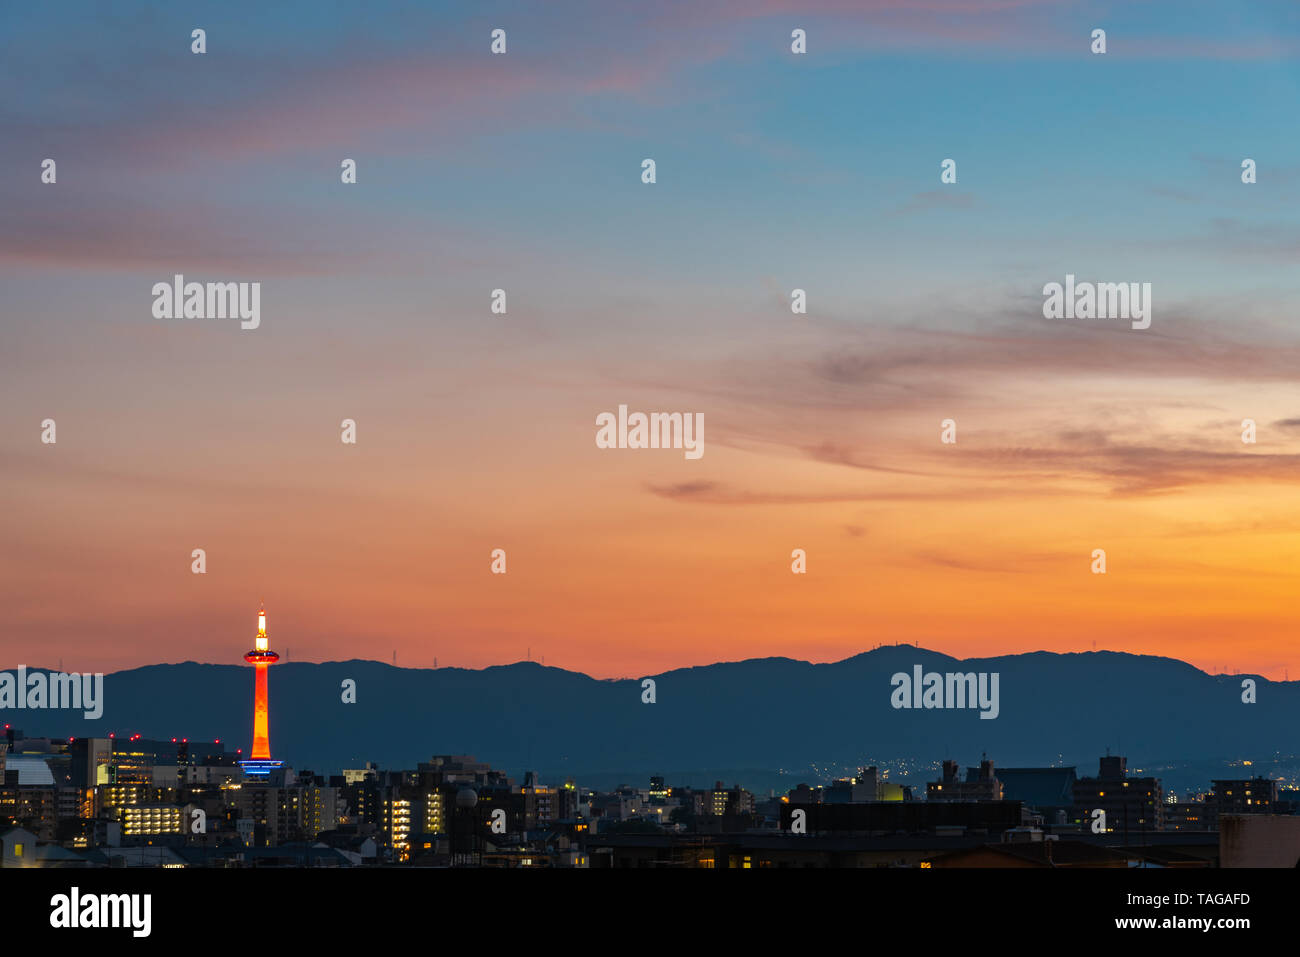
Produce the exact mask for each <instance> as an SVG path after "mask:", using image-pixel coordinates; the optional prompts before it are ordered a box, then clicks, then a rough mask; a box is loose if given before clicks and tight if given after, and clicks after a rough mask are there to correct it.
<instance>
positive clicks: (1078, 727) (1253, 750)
mask: <svg viewBox="0 0 1300 957" xmlns="http://www.w3.org/2000/svg"><path fill="white" fill-rule="evenodd" d="M917 664H920V665H921V666H923V668H924V670H925V671H927V672H929V671H937V672H941V673H946V672H962V673H966V672H976V673H978V672H997V673H998V674H999V675H1000V680H999V691H1000V702H999V715H998V717H997V718H996V719H995V720H981V718H980V716H979V714H980V712H979V710H978V709H976V708H967V709H952V710H945V709H933V710H926V709H920V710H917V709H896V708H894V707H892V705H891V694H892V692H893V687H892V685H891V681H890V679H891V676H892V675H894V674H895V673H897V672H904V673H907V674H909V675H910V674H911V672H912V669H913V666H914V665H917ZM9 670H10V671H12V670H13V668H10V669H9ZM32 670H46V669H44V668H41V669H36V668H29V672H30V671H32ZM646 677H649V678H653V679H654V681H655V694H656V701H655V703H653V704H644V703H642V684H641V679H639V678H638V679H625V680H605V679H596V678H591V677H588V676H587V675H584V674H580V673H576V672H572V671H565V670H563V669H560V668H555V667H543V666H541V665H539V664H536V663H533V662H519V663H516V664H510V665H502V666H493V667H489V668H484V669H482V670H470V669H464V668H438V669H418V668H398V667H394V666H392V665H388V664H385V663H382V662H377V661H365V660H352V661H332V662H324V663H307V662H288V663H282V664H279V665H276V666H275V667H274V668H272V669H271V672H270V712H271V750H272V754H273V755H274V756H275V757H277V758H280V759H283V760H285V761H286V762H287V763H288V764H290V765H291V766H292V767H294V768H297V769H300V770H303V769H310V770H313V771H316V772H320V773H338V771H339V770H341V769H343V768H351V767H359V766H361V764H362V763H363V762H365V761H374V762H376V763H377V764H378V765H379V766H380V767H381V768H386V769H402V768H414V767H415V766H416V764H417V763H419V762H420V761H425V760H428V758H429V756H430V755H433V754H471V755H474V756H475V757H477V758H478V759H479V760H481V761H485V762H487V763H489V764H491V765H492V766H493V767H497V768H501V769H503V770H506V771H508V772H510V773H511V774H512V775H515V776H518V775H520V774H521V773H522V771H524V770H537V771H538V772H539V773H540V774H541V776H542V780H543V781H548V782H550V783H558V782H560V781H562V780H563V779H564V778H566V777H570V776H571V777H573V778H574V779H575V780H577V781H578V782H579V783H580V784H585V785H589V786H594V787H612V786H614V785H616V784H618V783H629V784H636V785H638V786H645V782H646V781H647V780H648V778H649V776H650V775H652V774H663V775H665V776H667V777H668V782H669V783H670V784H679V785H681V784H689V785H694V786H709V785H712V784H713V782H714V780H726V781H728V783H731V782H733V781H736V782H739V783H742V784H744V785H745V786H748V787H751V788H753V789H756V790H757V789H760V788H762V789H766V788H768V787H772V788H780V789H784V788H789V787H792V786H793V785H794V784H797V783H799V782H800V781H808V782H809V783H818V782H821V781H825V780H828V779H829V778H830V777H833V776H838V775H841V774H852V773H853V769H854V768H855V767H857V766H859V765H866V764H879V765H885V764H886V762H891V761H896V762H899V763H900V765H903V766H911V767H912V768H914V773H913V775H912V781H913V783H920V782H921V781H924V780H928V779H933V778H934V777H936V776H937V775H935V774H933V773H929V768H930V767H931V766H933V765H935V764H937V762H939V761H940V760H942V759H944V758H947V757H953V758H957V759H958V760H960V761H962V762H963V763H964V764H974V763H975V762H976V761H978V759H979V756H980V755H981V754H987V755H988V756H989V757H990V758H993V759H995V761H996V763H997V765H998V766H1002V767H1009V766H1035V767H1041V766H1045V765H1049V764H1066V765H1071V764H1073V765H1076V766H1077V767H1078V773H1079V774H1080V775H1091V774H1095V773H1096V767H1097V758H1098V756H1099V755H1101V754H1103V753H1106V752H1107V750H1109V752H1110V753H1113V754H1124V755H1126V756H1127V757H1128V758H1129V767H1130V769H1133V768H1137V767H1146V768H1148V770H1147V771H1146V773H1152V774H1157V776H1158V775H1159V772H1158V771H1155V770H1150V769H1151V768H1153V767H1157V766H1158V765H1159V764H1160V763H1161V762H1164V763H1165V765H1166V766H1171V765H1172V764H1173V763H1178V762H1182V763H1185V764H1190V765H1197V766H1200V767H1210V768H1220V769H1222V770H1221V771H1220V772H1219V773H1217V775H1216V776H1220V777H1247V776H1250V774H1252V773H1263V770H1262V769H1263V768H1264V767H1266V766H1267V765H1268V763H1269V762H1274V763H1276V761H1277V759H1278V758H1279V756H1289V755H1291V754H1292V753H1293V752H1300V748H1296V747H1294V744H1295V737H1294V735H1295V730H1294V729H1295V728H1296V727H1297V724H1298V723H1300V720H1298V719H1300V689H1298V688H1297V687H1296V683H1294V682H1274V681H1267V680H1265V679H1263V678H1260V677H1258V676H1252V675H1210V674H1206V673H1205V672H1202V671H1200V670H1198V669H1196V668H1194V667H1193V666H1191V665H1189V664H1187V663H1186V662H1182V661H1178V660H1175V659H1171V658H1160V657H1152V656H1145V655H1132V654H1126V653H1122V652H1110V651H1101V652H1085V653H1077V654H1056V653H1051V652H1042V651H1039V652H1032V653H1028V654H1018V655H1006V656H1000V657H992V658H974V659H965V660H959V659H955V658H951V657H949V656H947V655H943V654H939V653H937V652H933V651H928V650H925V649H921V648H917V647H915V646H912V645H885V646H881V647H878V648H876V649H874V650H872V651H869V652H865V653H863V654H859V655H855V656H854V657H851V658H847V659H845V660H843V661H837V662H831V663H826V664H811V663H809V662H805V661H796V660H793V659H790V658H762V659H750V660H746V661H736V662H723V663H718V664H713V665H707V666H702V667H692V668H683V669H678V670H674V671H668V672H665V673H662V674H657V675H647V676H646ZM1248 677H1249V678H1253V679H1254V681H1255V682H1256V685H1257V690H1256V694H1257V703H1255V704H1244V703H1243V702H1242V682H1243V680H1244V679H1245V678H1248ZM345 679H352V680H353V681H355V682H356V702H355V703H352V704H347V703H344V702H343V700H342V699H343V695H342V686H343V682H344V680H345ZM252 684H253V678H252V673H251V669H250V668H248V667H247V666H240V665H213V664H197V663H194V662H185V663H183V664H161V665H150V666H146V667H142V668H135V669H131V670H127V671H120V672H115V673H112V674H109V675H106V676H105V679H104V711H103V716H102V717H101V718H100V719H98V720H95V721H89V720H85V719H84V718H83V717H82V714H81V712H79V711H72V710H10V709H6V710H4V711H0V721H3V722H5V723H12V724H14V725H15V726H16V727H19V728H21V729H22V730H23V731H24V732H25V733H26V734H27V735H29V736H38V735H47V736H51V737H67V736H77V737H92V736H93V737H104V736H107V735H108V733H109V732H110V731H111V732H115V733H116V734H117V735H118V736H119V737H121V736H123V735H127V734H131V733H139V734H141V735H143V736H144V737H147V738H171V737H182V736H184V737H188V738H189V739H190V740H191V741H204V740H207V741H212V740H215V739H220V740H221V741H222V742H224V743H225V745H226V746H227V747H230V748H232V749H233V748H234V747H242V748H244V750H245V753H247V749H248V739H249V736H250V734H251V723H252V717H251V712H252V694H253V688H252ZM1242 759H1253V761H1254V765H1255V766H1254V767H1253V768H1250V769H1244V768H1237V769H1236V773H1228V772H1227V770H1226V769H1227V768H1228V767H1230V766H1231V765H1232V764H1233V763H1234V762H1240V761H1241V760H1242ZM1203 773H1204V774H1208V773H1211V772H1210V771H1204V772H1203ZM1201 775H1202V772H1198V773H1197V774H1196V775H1194V777H1195V779H1196V780H1197V781H1199V783H1200V786H1202V787H1205V788H1208V786H1209V781H1208V778H1203V777H1202V776H1201ZM907 776H908V774H907V772H906V771H903V770H900V769H898V768H896V769H895V771H894V773H893V775H892V777H891V779H892V780H899V779H900V778H902V779H904V780H905V779H906V778H907ZM1169 786H1170V784H1169V783H1168V782H1166V788H1168V787H1169ZM1186 786H1194V785H1193V783H1192V782H1191V781H1190V780H1189V782H1187V784H1186Z"/></svg>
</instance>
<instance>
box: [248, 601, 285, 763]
mask: <svg viewBox="0 0 1300 957" xmlns="http://www.w3.org/2000/svg"><path fill="white" fill-rule="evenodd" d="M244 660H245V661H247V662H248V663H249V664H250V665H252V666H253V667H254V668H255V669H256V671H255V672H254V675H253V754H252V758H251V759H250V760H246V761H240V762H239V764H240V766H241V767H242V768H243V769H244V772H245V773H246V774H253V775H260V776H264V775H267V774H270V773H271V769H272V768H277V767H279V766H280V764H281V763H282V762H280V761H272V760H271V733H270V722H269V721H268V720H267V702H266V698H267V695H266V669H267V668H268V667H270V666H271V665H273V664H275V663H276V662H277V661H279V660H280V656H279V655H277V654H276V653H275V652H274V651H272V650H271V646H270V643H269V641H268V640H267V637H266V607H265V606H263V607H262V609H261V610H260V611H259V612H258V613H257V637H256V638H254V639H253V650H252V651H250V652H248V653H247V654H246V655H244Z"/></svg>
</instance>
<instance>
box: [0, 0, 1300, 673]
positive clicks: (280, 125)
mask: <svg viewBox="0 0 1300 957" xmlns="http://www.w3.org/2000/svg"><path fill="white" fill-rule="evenodd" d="M114 6H115V7H116V5H114ZM262 6H263V5H262V4H255V3H236V4H227V3H222V4H215V3H213V4H203V3H198V4H189V3H187V4H163V3H159V4H153V5H144V4H141V5H133V6H131V8H130V9H129V11H128V10H125V9H124V10H122V11H118V10H109V9H106V8H105V5H102V4H97V3H81V4H58V5H47V4H43V5H22V6H19V5H14V4H10V5H7V6H6V7H5V9H4V10H3V12H0V77H2V78H3V84H4V89H5V91H6V94H5V95H4V96H3V97H2V98H0V119H2V128H3V134H4V135H3V136H0V223H3V228H2V229H0V284H2V288H3V294H2V297H0V304H2V308H0V490H2V491H3V496H4V501H5V506H6V507H5V508H4V510H3V512H0V541H2V542H3V547H2V548H0V608H3V612H0V652H2V653H3V654H2V655H0V658H2V659H3V660H0V667H4V668H11V667H16V666H17V665H18V664H20V663H25V664H28V665H32V666H37V665H40V666H49V667H54V666H55V665H56V664H57V662H58V660H59V659H61V660H62V662H63V667H64V668H65V670H77V671H94V670H103V671H108V670H117V669H120V668H124V667H133V666H136V665H141V664H146V663H152V662H159V661H184V660H196V661H210V662H224V663H232V664H233V663H238V662H239V661H240V656H241V655H242V654H243V653H244V652H245V651H246V650H247V649H248V647H249V646H250V644H251V640H252V636H253V634H254V632H255V630H256V613H257V606H258V602H259V601H260V600H262V599H265V601H266V608H267V615H268V625H269V631H270V636H271V642H272V647H273V648H276V649H277V650H278V651H280V652H281V654H282V655H283V654H284V653H285V652H286V649H287V650H288V652H289V655H290V658H291V660H295V661H300V660H315V661H323V660H336V659H342V658H353V657H358V658H376V659H381V660H385V661H391V660H392V655H393V652H394V651H396V652H397V662H398V664H400V665H406V666H412V667H431V666H432V665H433V663H434V658H435V656H436V657H437V659H438V663H439V664H440V665H454V666H462V667H483V666H487V665H492V664H503V663H507V662H512V661H517V660H520V659H523V658H524V657H525V655H526V654H527V653H528V650H529V649H531V653H532V656H533V658H534V659H537V658H539V657H540V656H543V655H544V656H545V659H546V663H547V664H548V665H552V664H553V665H556V666H559V667H564V668H569V669H573V670H578V671H584V672H587V673H589V674H592V675H596V676H600V677H615V676H629V677H633V676H638V675H643V674H654V673H658V672H661V671H663V670H666V669H669V668H674V667H681V666H689V665H695V664H705V663H709V662H713V661H718V660H731V659H739V658H748V657H764V656H770V655H783V656H790V657H795V658H801V659H808V660H813V661H828V660H837V659H840V658H844V657H847V656H849V655H853V654H856V653H858V652H861V651H865V650H869V649H870V648H872V647H873V646H875V645H877V644H881V643H892V642H899V641H905V642H916V643H919V644H921V645H923V646H926V647H929V648H933V649H936V650H939V651H943V652H946V653H948V654H952V655H956V656H959V657H964V656H982V655H994V654H1007V653H1016V652H1023V651H1033V650H1039V649H1046V650H1051V651H1082V650H1090V649H1091V648H1092V647H1093V643H1094V642H1095V643H1096V647H1097V648H1098V649H1102V648H1106V649H1112V650H1122V651H1129V652H1135V653H1144V654H1159V655H1168V656H1171V657H1176V658H1181V659H1184V660H1186V661H1189V662H1191V663H1193V664H1195V665H1197V666H1198V667H1202V668H1205V669H1207V670H1219V669H1231V670H1241V671H1243V672H1252V673H1261V674H1263V675H1265V676H1268V677H1271V678H1279V679H1280V678H1282V677H1283V676H1284V674H1289V671H1288V669H1290V668H1295V669H1296V670H1297V676H1298V677H1300V641H1297V640H1296V636H1297V632H1298V628H1297V622H1298V617H1297V608H1296V604H1297V596H1298V595H1300V588H1298V587H1297V583H1296V576H1297V573H1298V570H1300V386H1298V385H1297V377H1298V376H1300V326H1298V323H1297V310H1298V309H1300V271H1297V268H1296V265H1297V260H1298V259H1300V217H1297V215H1296V213H1295V210H1296V209H1297V208H1300V206H1298V205H1297V204H1300V122H1297V116H1300V13H1298V12H1297V8H1296V6H1295V5H1294V4H1291V3H1280V2H1279V3H1256V2H1243V3H1237V4H1221V3H1214V4H1209V3H1185V2H1180V3H1116V4H1081V3H1056V2H1035V0H1022V2H1015V0H1000V2H974V0H970V2H960V0H934V2H926V0H921V2H915V0H908V2H906V3H905V2H903V0H870V2H868V0H863V2H853V3H850V2H847V0H838V2H835V0H805V2H795V0H785V2H775V0H755V2H743V3H742V2H740V0H735V2H710V0H690V2H682V3H676V4H673V3H666V4H665V3H660V4H655V5H644V6H643V5H632V4H626V5H624V4H610V3H606V2H594V0H593V2H590V3H545V4H539V3H522V2H514V3H491V2H489V3H474V4H424V3H391V4H384V3H378V4H369V5H365V6H364V8H362V7H358V6H357V5H355V4H342V3H339V4H328V3H302V4H290V5H284V7H283V8H282V9H277V10H274V11H271V10H263V9H261V8H262ZM279 6H280V5H277V7H279ZM467 10H468V11H469V12H468V13H467V12H466V11H467ZM196 27H202V28H204V29H205V30H206V31H207V53H206V54H204V55H194V54H192V53H191V52H190V42H191V40H190V31H191V30H192V29H194V28H196ZM497 27H500V28H503V29H505V30H506V31H507V37H508V53H507V54H506V55H504V56H493V55H491V54H490V52H489V42H490V38H489V34H490V32H491V30H492V29H493V28H497ZM796 27H800V28H803V29H805V30H806V31H807V34H808V53H807V54H806V55H803V56H796V55H793V54H792V53H791V52H790V31H791V30H792V29H794V28H796ZM1094 28H1103V29H1105V30H1106V31H1107V45H1108V52H1107V53H1106V54H1105V55H1103V56H1097V55H1093V54H1091V53H1090V52H1089V44H1090V39H1089V35H1090V33H1091V31H1092V30H1093V29H1094ZM46 157H51V158H54V159H55V160H56V162H57V164H58V165H57V171H58V180H57V183H56V184H54V185H46V184H43V183H42V182H41V180H40V165H41V161H42V160H43V159H45V158H46ZM646 157H651V158H654V159H655V161H656V163H657V178H658V181H657V182H656V183H655V184H654V185H644V184H643V183H642V182H641V178H640V174H641V161H642V160H643V159H644V158H646ZM1247 157H1249V158H1252V159H1254V160H1255V161H1256V163H1257V164H1258V182H1257V183H1256V184H1254V185H1245V184H1243V183H1242V182H1241V162H1242V160H1243V159H1244V158H1247ZM344 158H352V159H355V160H356V162H357V166H358V182H357V184H356V185H343V184H342V183H341V182H340V163H341V162H342V160H343V159H344ZM946 158H953V159H955V160H956V162H957V172H958V181H957V183H956V184H955V185H942V184H941V183H940V180H939V174H940V163H941V162H942V161H943V160H944V159H946ZM176 273H182V274H184V275H185V277H186V279H187V280H195V281H201V282H202V281H248V282H251V281H257V282H261V283H262V289H261V327H260V328H259V329H257V330H249V331H245V330H241V329H240V328H239V325H238V323H235V322H228V321H227V322H222V321H199V320H191V321H180V320H176V321H170V320H162V319H155V318H153V316H152V314H151V305H152V301H153V297H152V295H151V292H150V290H151V287H152V286H153V284H154V283H156V282H159V281H164V282H170V281H171V279H172V277H173V275H174V274H176ZM1067 273H1071V274H1074V275H1076V276H1077V277H1078V278H1079V279H1080V280H1091V281H1098V282H1149V283H1151V284H1152V289H1153V298H1154V315H1153V321H1152V324H1151V328H1149V329H1147V330H1145V331H1135V330H1132V329H1130V328H1129V324H1128V323H1127V322H1124V321H1108V320H1048V319H1044V318H1043V315H1042V302H1043V295H1042V288H1043V285H1044V284H1045V283H1048V282H1053V281H1055V282H1062V281H1064V278H1065V276H1066V274H1067ZM498 287H500V288H504V289H505V290H506V291H507V294H508V313H507V315H505V316H495V315H492V314H491V313H490V311H489V303H490V294H491V291H492V290H493V289H494V288H498ZM796 287H798V288H803V289H805V290H807V294H808V315H807V316H795V315H792V314H791V311H790V307H789V296H790V291H791V290H792V289H794V288H796ZM620 404H625V405H627V406H628V407H629V408H630V409H631V410H634V411H644V412H651V411H678V412H701V413H703V415H704V422H705V431H704V448H705V454H704V456H703V457H702V458H701V459H699V460H697V461H692V460H689V459H687V458H685V457H684V455H683V454H682V452H681V451H672V450H645V451H633V450H602V449H598V448H597V447H596V445H595V442H594V436H595V418H596V416H597V415H598V414H599V413H601V412H606V411H616V410H617V408H618V406H619V405H620ZM45 418H53V419H55V420H56V422H57V430H58V431H57V436H58V441H57V444H56V445H43V444H42V443H41V441H40V435H41V428H40V423H41V421H42V420H43V419H45ZM345 418H353V419H355V420H356V422H357V426H358V442H357V444H356V445H355V446H349V445H344V444H342V443H341V442H340V438H339V437H340V422H341V421H342V420H343V419H345ZM946 418H953V419H955V420H956V422H957V430H958V441H957V444H956V445H943V444H941V443H940V441H939V438H940V422H941V420H943V419H946ZM1247 418H1250V419H1253V420H1255V422H1256V423H1257V424H1258V442H1257V443H1256V444H1254V445H1246V444H1243V442H1242V441H1241V423H1242V420H1243V419H1247ZM195 548H203V549H205V550H206V553H207V573H206V574H204V575H194V574H192V573H191V571H190V566H191V558H190V554H191V551H192V550H193V549H195ZM494 548H504V549H506V551H507V555H508V573H507V574H506V575H504V576H499V575H493V574H491V573H490V553H491V551H492V549H494ZM795 548H802V549H805V550H806V551H807V553H808V573H807V574H806V575H794V574H792V573H791V570H790V562H791V558H790V555H791V550H792V549H795ZM1096 548H1102V549H1105V551H1106V556H1107V568H1108V573H1107V574H1106V575H1104V576H1101V575H1094V574H1092V573H1091V571H1090V565H1091V554H1092V551H1093V549H1096Z"/></svg>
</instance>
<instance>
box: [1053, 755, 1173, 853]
mask: <svg viewBox="0 0 1300 957" xmlns="http://www.w3.org/2000/svg"><path fill="white" fill-rule="evenodd" d="M1097 810H1101V811H1104V812H1105V815H1106V818H1105V820H1106V830H1107V831H1109V832H1111V833H1116V834H1123V833H1129V834H1131V835H1136V834H1138V833H1139V832H1141V831H1154V830H1160V829H1162V828H1163V827H1164V800H1163V798H1162V792H1161V788H1160V779H1159V778H1154V777H1141V778H1139V777H1132V776H1130V775H1129V773H1128V760H1127V759H1126V758H1123V757H1120V756H1118V755H1107V756H1106V757H1104V758H1102V759H1101V761H1100V764H1099V766H1098V771H1097V776H1096V777H1095V778H1077V779H1075V782H1074V810H1073V815H1072V816H1073V818H1074V820H1075V821H1076V822H1078V823H1080V824H1088V823H1089V822H1091V821H1093V820H1095V819H1097V818H1095V816H1094V814H1093V812H1094V811H1097Z"/></svg>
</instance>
